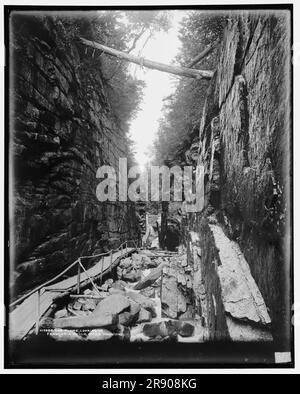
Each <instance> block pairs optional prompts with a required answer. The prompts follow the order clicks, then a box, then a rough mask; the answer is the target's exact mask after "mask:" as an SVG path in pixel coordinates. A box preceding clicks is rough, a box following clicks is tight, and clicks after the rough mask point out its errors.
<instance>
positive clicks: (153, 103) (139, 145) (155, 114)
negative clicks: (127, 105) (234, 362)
mask: <svg viewBox="0 0 300 394" xmlns="http://www.w3.org/2000/svg"><path fill="white" fill-rule="evenodd" d="M170 14H171V17H172V27H171V29H170V30H169V31H168V32H167V33H165V32H161V33H156V34H155V35H154V37H153V38H151V39H150V40H149V41H148V43H147V45H146V47H145V48H144V49H143V52H142V56H143V57H144V58H147V59H150V60H154V61H158V62H161V63H166V64H172V63H174V62H173V59H174V57H175V56H176V54H177V53H178V51H179V48H180V41H179V39H178V29H179V28H180V26H179V22H180V20H181V19H182V17H183V16H184V14H185V11H179V10H178V11H170ZM140 45H142V43H141V44H140ZM133 53H134V54H137V55H138V53H139V48H136V50H135V51H134V52H133ZM130 72H131V73H133V75H135V76H136V77H137V78H138V79H142V80H144V82H145V84H146V87H145V89H144V99H143V102H142V103H141V105H140V111H139V112H138V114H137V116H136V118H135V119H134V120H133V121H132V122H131V127H130V136H131V138H132V140H133V141H134V142H135V151H136V160H137V162H138V164H139V165H140V166H144V165H145V164H146V163H147V161H148V160H149V158H148V156H147V151H149V147H150V146H151V144H152V142H153V140H154V137H155V134H156V132H157V130H158V125H159V119H160V118H161V117H162V112H161V111H162V106H163V98H164V97H167V96H169V95H170V94H171V93H172V92H173V91H174V89H175V86H176V82H177V81H178V78H180V77H176V76H172V75H171V74H167V73H164V72H161V71H156V70H150V69H148V68H141V67H140V66H135V65H132V66H131V67H130Z"/></svg>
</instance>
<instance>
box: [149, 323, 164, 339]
mask: <svg viewBox="0 0 300 394" xmlns="http://www.w3.org/2000/svg"><path fill="white" fill-rule="evenodd" d="M143 334H144V335H146V336H147V337H151V338H154V337H162V338H163V337H167V336H168V335H169V334H168V329H167V327H166V324H165V322H160V323H146V324H145V325H144V327H143Z"/></svg>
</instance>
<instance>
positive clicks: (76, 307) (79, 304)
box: [72, 300, 82, 311]
mask: <svg viewBox="0 0 300 394" xmlns="http://www.w3.org/2000/svg"><path fill="white" fill-rule="evenodd" d="M81 308H82V302H79V301H78V300H77V301H75V302H74V303H73V304H72V309H74V310H75V311H80V309H81Z"/></svg>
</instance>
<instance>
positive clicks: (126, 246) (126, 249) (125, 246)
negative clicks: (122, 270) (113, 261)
mask: <svg viewBox="0 0 300 394" xmlns="http://www.w3.org/2000/svg"><path fill="white" fill-rule="evenodd" d="M125 253H126V254H127V241H126V243H125Z"/></svg>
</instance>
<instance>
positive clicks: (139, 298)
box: [126, 291, 156, 317]
mask: <svg viewBox="0 0 300 394" xmlns="http://www.w3.org/2000/svg"><path fill="white" fill-rule="evenodd" d="M126 295H127V296H128V297H130V298H131V299H132V300H133V301H135V302H137V303H138V304H140V306H141V307H143V308H144V309H146V310H147V311H150V312H151V314H152V316H153V317H155V316H156V313H155V306H156V303H155V301H154V300H152V299H151V298H148V297H145V296H144V295H143V294H140V293H136V292H134V291H128V292H127V293H126Z"/></svg>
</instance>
